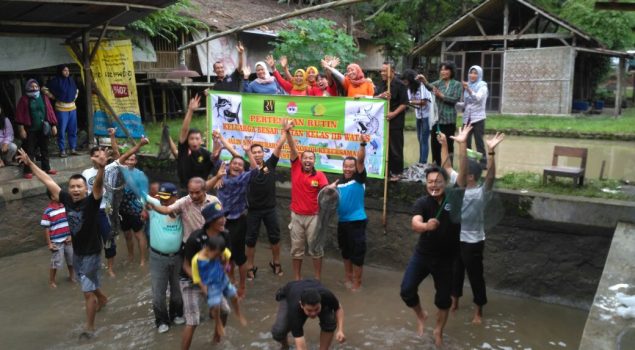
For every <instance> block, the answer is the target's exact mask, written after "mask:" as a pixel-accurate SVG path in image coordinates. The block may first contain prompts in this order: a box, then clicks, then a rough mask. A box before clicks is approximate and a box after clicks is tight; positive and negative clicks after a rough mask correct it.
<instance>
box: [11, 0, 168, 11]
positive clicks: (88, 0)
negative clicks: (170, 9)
mask: <svg viewBox="0 0 635 350" xmlns="http://www.w3.org/2000/svg"><path fill="white" fill-rule="evenodd" d="M5 1H7V2H31V3H37V4H57V5H59V4H68V5H91V6H109V7H129V8H138V9H145V10H153V11H156V10H160V9H162V8H161V7H158V6H152V5H143V4H135V3H131V2H123V1H97V0H5Z"/></svg>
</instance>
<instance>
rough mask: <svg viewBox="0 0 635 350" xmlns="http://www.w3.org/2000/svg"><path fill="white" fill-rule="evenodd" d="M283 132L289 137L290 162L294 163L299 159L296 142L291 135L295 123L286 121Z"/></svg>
mask: <svg viewBox="0 0 635 350" xmlns="http://www.w3.org/2000/svg"><path fill="white" fill-rule="evenodd" d="M282 124H283V130H284V133H285V135H286V137H287V144H289V160H290V161H292V162H293V161H294V160H296V159H297V158H298V150H297V148H296V144H295V140H294V139H293V135H291V129H293V121H292V120H285V121H284V122H283V123H282Z"/></svg>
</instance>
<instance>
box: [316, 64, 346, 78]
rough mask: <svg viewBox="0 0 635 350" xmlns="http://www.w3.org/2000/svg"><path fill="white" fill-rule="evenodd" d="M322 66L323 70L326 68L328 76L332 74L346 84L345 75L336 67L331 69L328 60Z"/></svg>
mask: <svg viewBox="0 0 635 350" xmlns="http://www.w3.org/2000/svg"><path fill="white" fill-rule="evenodd" d="M321 64H322V68H324V70H325V71H326V72H327V74H329V73H330V74H331V75H332V76H333V77H334V78H335V79H337V80H338V81H339V82H340V83H342V82H344V74H342V73H341V72H340V71H338V70H337V69H335V68H334V67H331V66H330V65H329V63H328V62H327V61H326V60H322V61H321Z"/></svg>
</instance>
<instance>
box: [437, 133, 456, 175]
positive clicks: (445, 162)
mask: <svg viewBox="0 0 635 350" xmlns="http://www.w3.org/2000/svg"><path fill="white" fill-rule="evenodd" d="M437 142H439V143H440V144H441V167H442V168H443V169H445V171H446V172H447V173H448V175H450V173H452V171H453V170H454V169H453V168H452V162H451V161H450V153H449V152H448V140H447V138H446V137H445V134H444V133H442V132H440V131H439V132H438V133H437Z"/></svg>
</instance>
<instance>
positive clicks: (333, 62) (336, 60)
mask: <svg viewBox="0 0 635 350" xmlns="http://www.w3.org/2000/svg"><path fill="white" fill-rule="evenodd" d="M330 64H331V67H333V68H335V67H337V65H338V64H340V58H339V57H337V56H333V57H332V58H331V62H330Z"/></svg>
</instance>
